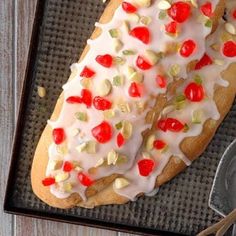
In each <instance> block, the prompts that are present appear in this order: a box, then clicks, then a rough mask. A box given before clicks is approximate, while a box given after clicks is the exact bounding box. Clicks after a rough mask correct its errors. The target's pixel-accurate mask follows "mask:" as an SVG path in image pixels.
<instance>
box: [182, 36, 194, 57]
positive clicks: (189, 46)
mask: <svg viewBox="0 0 236 236" xmlns="http://www.w3.org/2000/svg"><path fill="white" fill-rule="evenodd" d="M196 46H197V45H196V43H195V42H194V41H193V40H191V39H189V40H186V41H184V42H183V44H182V46H181V48H180V51H179V52H180V55H181V56H182V57H189V56H191V55H192V54H193V52H194V51H195V49H196Z"/></svg>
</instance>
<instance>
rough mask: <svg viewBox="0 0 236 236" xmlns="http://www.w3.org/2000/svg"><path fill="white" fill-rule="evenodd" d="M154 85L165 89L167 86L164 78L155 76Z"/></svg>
mask: <svg viewBox="0 0 236 236" xmlns="http://www.w3.org/2000/svg"><path fill="white" fill-rule="evenodd" d="M156 83H157V85H158V86H159V87H160V88H166V86H167V82H166V78H165V77H164V76H162V75H157V77H156Z"/></svg>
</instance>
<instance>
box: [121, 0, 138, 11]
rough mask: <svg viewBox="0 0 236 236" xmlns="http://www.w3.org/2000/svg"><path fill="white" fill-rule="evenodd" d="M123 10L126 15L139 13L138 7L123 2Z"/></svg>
mask: <svg viewBox="0 0 236 236" xmlns="http://www.w3.org/2000/svg"><path fill="white" fill-rule="evenodd" d="M122 8H123V10H124V11H125V12H126V13H135V12H136V11H137V7H135V6H134V5H133V4H131V3H129V2H123V3H122Z"/></svg>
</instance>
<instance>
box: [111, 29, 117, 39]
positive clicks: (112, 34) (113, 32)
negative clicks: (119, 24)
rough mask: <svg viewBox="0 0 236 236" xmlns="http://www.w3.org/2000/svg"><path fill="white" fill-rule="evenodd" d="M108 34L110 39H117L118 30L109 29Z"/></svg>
mask: <svg viewBox="0 0 236 236" xmlns="http://www.w3.org/2000/svg"><path fill="white" fill-rule="evenodd" d="M109 34H110V35H111V37H112V38H118V37H119V30H118V29H110V30H109Z"/></svg>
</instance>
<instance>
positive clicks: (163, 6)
mask: <svg viewBox="0 0 236 236" xmlns="http://www.w3.org/2000/svg"><path fill="white" fill-rule="evenodd" d="M157 7H158V8H159V9H160V10H167V9H169V8H170V7H171V4H170V3H169V2H168V1H166V0H161V1H160V2H159V3H158V4H157Z"/></svg>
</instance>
